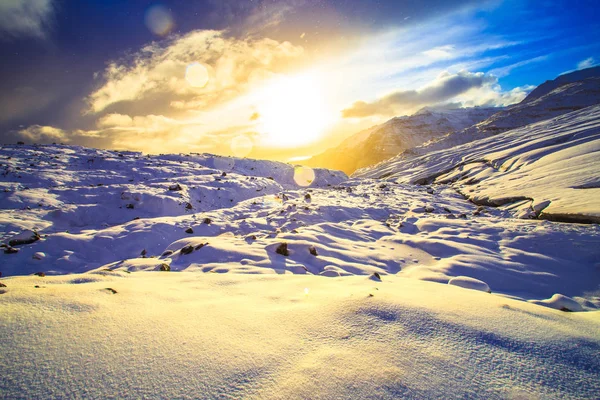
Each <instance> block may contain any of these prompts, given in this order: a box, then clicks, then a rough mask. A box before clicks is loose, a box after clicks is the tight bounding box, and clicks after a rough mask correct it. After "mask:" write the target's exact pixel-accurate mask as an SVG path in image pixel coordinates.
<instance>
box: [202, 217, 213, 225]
mask: <svg viewBox="0 0 600 400" xmlns="http://www.w3.org/2000/svg"><path fill="white" fill-rule="evenodd" d="M202 222H204V223H205V224H210V223H212V219H210V218H204V219H203V220H202Z"/></svg>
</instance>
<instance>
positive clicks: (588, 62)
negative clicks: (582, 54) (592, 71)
mask: <svg viewBox="0 0 600 400" xmlns="http://www.w3.org/2000/svg"><path fill="white" fill-rule="evenodd" d="M596 65H598V63H597V62H596V60H594V58H593V57H590V58H586V59H585V60H583V61H581V62H579V63H578V64H577V69H578V70H580V69H586V68H591V67H595V66H596Z"/></svg>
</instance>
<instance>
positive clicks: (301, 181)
mask: <svg viewBox="0 0 600 400" xmlns="http://www.w3.org/2000/svg"><path fill="white" fill-rule="evenodd" d="M314 180H315V171H313V169H312V168H310V167H304V166H301V165H298V166H296V167H295V168H294V182H296V184H297V185H298V186H310V184H311V183H313V181H314Z"/></svg>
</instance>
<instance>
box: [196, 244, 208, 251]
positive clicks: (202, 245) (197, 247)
mask: <svg viewBox="0 0 600 400" xmlns="http://www.w3.org/2000/svg"><path fill="white" fill-rule="evenodd" d="M204 246H208V242H206V243H200V244H199V245H198V246H196V247H195V248H194V249H195V250H200V249H201V248H203V247H204Z"/></svg>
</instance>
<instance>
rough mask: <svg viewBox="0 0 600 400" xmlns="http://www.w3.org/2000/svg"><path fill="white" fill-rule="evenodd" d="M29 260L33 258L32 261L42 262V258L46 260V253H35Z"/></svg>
mask: <svg viewBox="0 0 600 400" xmlns="http://www.w3.org/2000/svg"><path fill="white" fill-rule="evenodd" d="M31 258H33V259H34V260H43V259H44V258H46V253H43V252H41V251H38V252H37V253H33V256H32V257H31Z"/></svg>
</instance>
